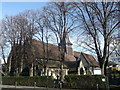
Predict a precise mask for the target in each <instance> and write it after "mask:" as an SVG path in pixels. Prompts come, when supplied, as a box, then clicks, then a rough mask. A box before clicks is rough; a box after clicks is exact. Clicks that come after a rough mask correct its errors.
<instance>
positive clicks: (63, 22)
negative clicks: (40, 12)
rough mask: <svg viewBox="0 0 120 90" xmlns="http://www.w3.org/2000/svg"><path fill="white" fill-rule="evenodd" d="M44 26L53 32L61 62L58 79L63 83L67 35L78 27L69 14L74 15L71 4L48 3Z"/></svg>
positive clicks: (74, 19)
mask: <svg viewBox="0 0 120 90" xmlns="http://www.w3.org/2000/svg"><path fill="white" fill-rule="evenodd" d="M46 8H47V10H46V17H47V21H46V25H47V27H48V28H49V29H50V30H52V32H54V34H55V36H56V39H57V43H58V47H59V50H60V54H61V55H60V62H61V67H60V68H61V73H60V78H61V81H63V63H64V60H65V53H67V52H66V37H67V36H68V34H69V33H70V32H71V31H73V30H74V29H76V28H77V27H78V25H77V24H75V23H76V18H73V17H72V14H71V13H74V8H73V7H72V5H71V3H65V2H55V3H50V4H49V5H48V7H46Z"/></svg>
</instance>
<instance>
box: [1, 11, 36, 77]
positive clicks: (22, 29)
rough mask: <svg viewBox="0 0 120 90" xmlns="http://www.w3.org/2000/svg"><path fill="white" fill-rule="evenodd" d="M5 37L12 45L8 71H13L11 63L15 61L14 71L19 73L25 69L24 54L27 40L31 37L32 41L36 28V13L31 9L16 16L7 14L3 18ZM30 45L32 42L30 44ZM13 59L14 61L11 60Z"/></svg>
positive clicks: (16, 73)
mask: <svg viewBox="0 0 120 90" xmlns="http://www.w3.org/2000/svg"><path fill="white" fill-rule="evenodd" d="M2 23H3V28H2V29H3V31H4V37H5V39H6V41H7V42H8V43H10V45H11V52H10V54H9V57H8V62H7V63H8V72H9V73H10V71H11V63H12V61H14V63H16V64H15V66H12V67H13V69H12V70H13V72H14V73H15V75H19V74H20V73H21V72H22V69H23V58H24V55H23V54H22V53H23V51H25V49H26V48H25V47H24V44H25V41H26V39H28V38H29V40H30V41H31V40H32V38H33V36H34V34H35V30H36V26H35V25H34V13H33V12H32V11H31V10H29V11H25V12H24V13H21V14H18V15H16V16H7V17H6V18H4V19H3V22H2ZM29 45H30V44H29ZM11 60H12V61H11Z"/></svg>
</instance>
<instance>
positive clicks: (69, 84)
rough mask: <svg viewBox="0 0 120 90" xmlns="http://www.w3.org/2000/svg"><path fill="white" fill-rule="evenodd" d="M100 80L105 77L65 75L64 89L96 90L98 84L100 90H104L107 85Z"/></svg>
mask: <svg viewBox="0 0 120 90" xmlns="http://www.w3.org/2000/svg"><path fill="white" fill-rule="evenodd" d="M102 78H105V77H103V76H100V75H67V76H65V82H64V87H66V88H83V89H88V88H89V90H93V89H95V90H96V89H97V84H98V88H99V89H100V90H102V89H103V90H105V89H107V83H106V82H103V81H102Z"/></svg>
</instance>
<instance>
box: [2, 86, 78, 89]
mask: <svg viewBox="0 0 120 90" xmlns="http://www.w3.org/2000/svg"><path fill="white" fill-rule="evenodd" d="M0 87H2V90H78V89H60V88H47V87H32V86H12V85H0Z"/></svg>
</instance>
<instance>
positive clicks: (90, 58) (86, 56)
mask: <svg viewBox="0 0 120 90" xmlns="http://www.w3.org/2000/svg"><path fill="white" fill-rule="evenodd" d="M82 54H83V56H84V57H85V58H86V60H87V61H88V63H89V64H90V65H91V66H96V67H97V66H99V64H98V62H97V61H96V60H95V58H94V57H93V56H92V55H89V54H85V53H82Z"/></svg>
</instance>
